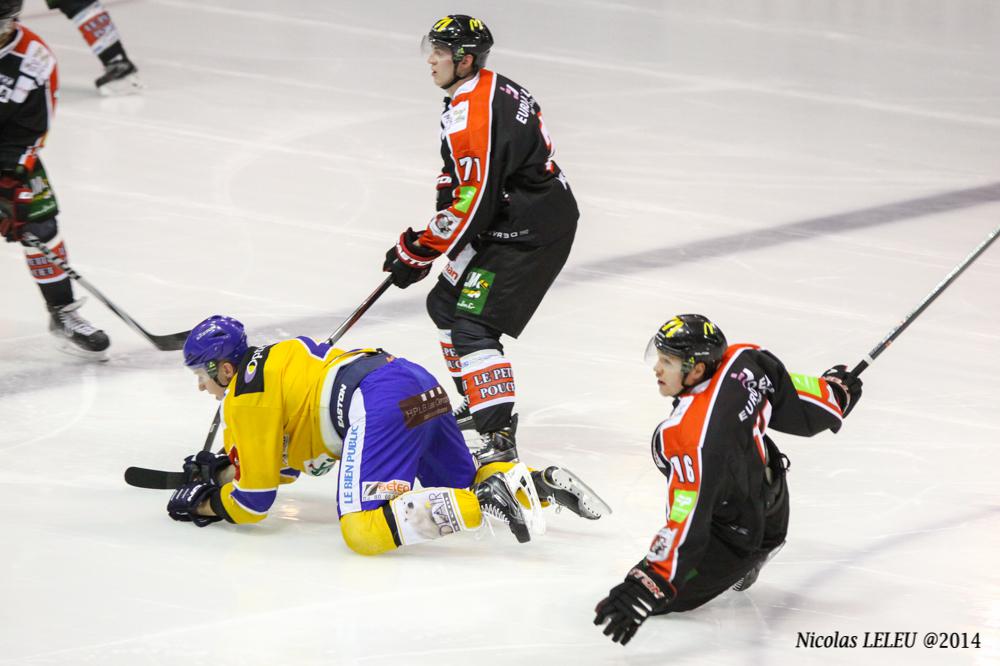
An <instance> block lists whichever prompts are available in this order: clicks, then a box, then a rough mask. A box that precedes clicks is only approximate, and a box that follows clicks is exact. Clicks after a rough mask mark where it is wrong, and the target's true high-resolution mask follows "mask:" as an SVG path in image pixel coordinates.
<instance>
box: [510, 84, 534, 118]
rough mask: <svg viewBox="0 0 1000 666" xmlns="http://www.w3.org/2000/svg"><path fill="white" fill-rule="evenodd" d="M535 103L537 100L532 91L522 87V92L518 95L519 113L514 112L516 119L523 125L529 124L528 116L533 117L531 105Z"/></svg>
mask: <svg viewBox="0 0 1000 666" xmlns="http://www.w3.org/2000/svg"><path fill="white" fill-rule="evenodd" d="M534 105H535V100H534V99H533V98H532V97H531V93H530V92H528V91H527V90H525V89H524V88H521V94H520V95H518V97H517V113H515V114H514V119H515V120H517V122H519V123H521V124H522V125H527V124H528V118H530V117H531V107H533V106H534Z"/></svg>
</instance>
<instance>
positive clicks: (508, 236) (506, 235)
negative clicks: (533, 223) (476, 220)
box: [483, 229, 531, 240]
mask: <svg viewBox="0 0 1000 666" xmlns="http://www.w3.org/2000/svg"><path fill="white" fill-rule="evenodd" d="M530 233H531V229H521V230H520V231H486V232H484V233H483V235H484V236H489V237H490V238H496V239H497V240H513V239H515V238H523V237H525V236H527V235H529V234H530Z"/></svg>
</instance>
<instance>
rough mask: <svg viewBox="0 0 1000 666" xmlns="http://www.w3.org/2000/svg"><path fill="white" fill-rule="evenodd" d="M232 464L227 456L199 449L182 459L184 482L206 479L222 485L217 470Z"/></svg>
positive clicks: (219, 470)
mask: <svg viewBox="0 0 1000 666" xmlns="http://www.w3.org/2000/svg"><path fill="white" fill-rule="evenodd" d="M230 464H232V463H231V461H230V460H229V456H227V455H225V454H222V453H212V452H211V451H199V452H198V453H197V454H195V455H193V456H188V457H187V458H185V459H184V483H191V482H193V481H206V482H209V483H215V484H217V485H220V486H221V485H222V484H221V483H220V482H219V472H221V471H222V470H224V469H226V468H227V467H229V465H230Z"/></svg>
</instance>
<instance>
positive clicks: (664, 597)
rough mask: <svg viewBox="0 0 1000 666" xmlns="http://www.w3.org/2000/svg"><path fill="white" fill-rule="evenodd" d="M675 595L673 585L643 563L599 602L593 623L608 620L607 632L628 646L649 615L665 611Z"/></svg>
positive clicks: (615, 640)
mask: <svg viewBox="0 0 1000 666" xmlns="http://www.w3.org/2000/svg"><path fill="white" fill-rule="evenodd" d="M673 597H674V591H673V587H672V586H671V585H670V584H669V583H668V582H667V581H665V580H663V579H662V578H661V577H660V576H658V575H657V574H656V573H654V572H652V571H650V570H649V569H648V568H646V567H644V566H643V563H642V562H640V563H639V564H638V565H637V566H634V567H632V570H631V571H629V572H628V575H627V576H625V582H624V583H621V584H620V585H616V586H614V587H613V588H611V591H610V592H609V593H608V596H607V597H605V598H604V599H602V600H601V602H600V603H598V604H597V607H596V608H595V609H594V612H595V613H597V617H595V618H594V624H596V625H597V626H600V625H602V624H604V623H605V622H607V623H608V626H606V627H605V628H604V635H605V636H610V637H611V640H612V641H614V642H615V643H621V644H622V645H625V644H627V643H628V642H629V641H630V640H632V636H634V635H635V632H637V631H638V630H639V627H641V626H642V623H643V622H645V621H646V618H648V617H649V616H650V615H652V614H653V613H657V612H660V611H663V610H665V609H666V607H667V604H668V603H670V600H671V599H673Z"/></svg>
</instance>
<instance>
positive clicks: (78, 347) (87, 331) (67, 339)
mask: <svg viewBox="0 0 1000 666" xmlns="http://www.w3.org/2000/svg"><path fill="white" fill-rule="evenodd" d="M83 301H84V299H82V298H81V299H80V300H78V301H74V302H72V303H70V304H69V305H50V306H48V308H49V317H50V318H49V333H51V334H52V335H54V336H55V337H56V338H57V339H58V340H60V341H61V342H63V343H64V345H63V349H64V351H68V352H70V353H74V354H77V355H81V356H85V357H87V358H96V359H97V360H99V361H106V360H107V354H105V353H104V352H105V350H106V349H107V348H108V345H110V344H111V341H110V340H109V339H108V336H107V334H106V333H105V332H104V331H102V330H100V329H97V328H94V326H93V325H92V324H91V323H90V322H89V321H87V320H86V319H84V318H83V317H81V316H80V313H79V312H77V310H79V309H80V306H81V305H83Z"/></svg>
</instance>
